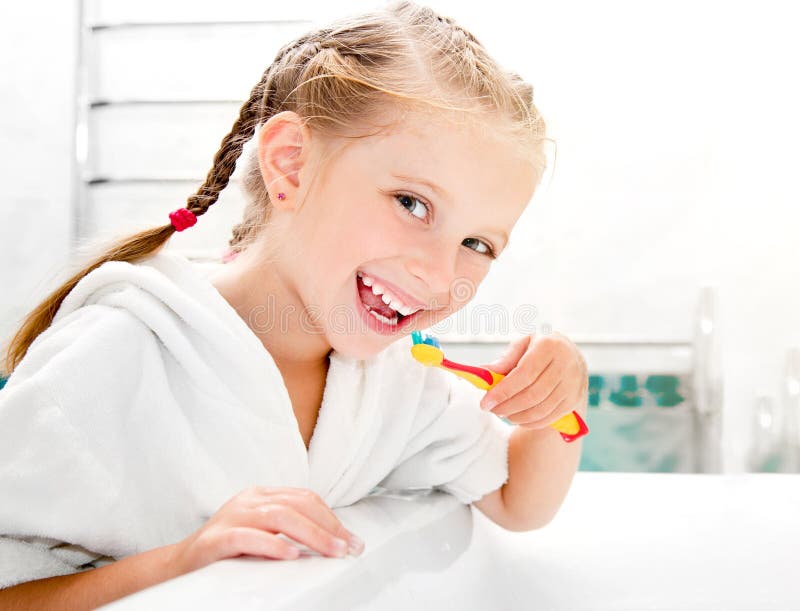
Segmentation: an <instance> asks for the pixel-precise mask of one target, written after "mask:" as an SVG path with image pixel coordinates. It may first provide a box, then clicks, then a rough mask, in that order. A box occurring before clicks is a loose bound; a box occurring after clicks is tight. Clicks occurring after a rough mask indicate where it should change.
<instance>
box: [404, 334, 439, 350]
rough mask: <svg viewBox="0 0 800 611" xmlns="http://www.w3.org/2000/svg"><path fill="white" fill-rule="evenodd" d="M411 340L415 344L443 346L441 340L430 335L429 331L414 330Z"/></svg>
mask: <svg viewBox="0 0 800 611" xmlns="http://www.w3.org/2000/svg"><path fill="white" fill-rule="evenodd" d="M411 340H412V341H413V342H414V343H415V344H428V345H430V346H435V347H436V348H441V346H440V345H439V340H437V339H436V338H435V337H434V336H433V335H429V334H427V333H425V334H423V333H422V332H421V331H412V332H411Z"/></svg>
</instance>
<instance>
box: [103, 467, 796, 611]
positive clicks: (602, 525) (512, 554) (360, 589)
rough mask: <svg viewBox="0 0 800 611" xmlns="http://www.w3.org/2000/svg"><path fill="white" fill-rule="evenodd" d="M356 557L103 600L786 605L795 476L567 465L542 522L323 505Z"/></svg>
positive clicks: (439, 497)
mask: <svg viewBox="0 0 800 611" xmlns="http://www.w3.org/2000/svg"><path fill="white" fill-rule="evenodd" d="M336 514H337V515H338V516H339V517H340V519H341V520H342V522H343V523H344V525H345V527H347V528H349V529H350V530H352V531H353V532H355V533H356V534H357V535H359V536H360V537H361V538H362V539H364V541H365V543H366V549H365V550H364V553H363V554H362V555H361V556H360V557H352V556H346V557H345V558H341V559H340V558H327V557H322V556H319V555H317V554H316V552H311V551H310V550H308V549H307V548H305V546H301V548H302V549H304V550H305V553H304V554H303V555H301V557H300V558H299V559H297V560H291V561H279V560H264V559H258V558H251V557H239V558H232V559H227V560H222V561H220V562H216V563H214V564H212V565H209V566H207V567H204V568H202V569H200V570H198V571H195V572H193V573H189V574H187V575H183V576H181V577H179V578H177V579H173V580H170V581H168V582H165V583H162V584H159V585H157V586H154V587H152V588H148V589H147V590H143V591H141V592H138V593H136V594H133V595H131V596H128V597H126V598H124V599H121V600H119V601H116V602H115V603H112V604H110V605H107V606H106V607H103V608H104V609H114V610H119V611H122V610H127V609H156V608H160V609H166V608H170V609H172V608H176V609H177V608H181V609H265V608H269V609H274V610H279V609H292V610H293V611H302V610H311V609H324V610H325V611H337V610H345V609H347V610H352V609H364V610H366V609H377V610H391V611H394V610H398V611H399V610H401V609H402V610H404V611H405V610H407V609H409V608H418V609H442V608H445V609H447V608H449V609H459V611H461V610H473V609H474V610H482V611H483V610H486V611H495V610H503V611H507V610H517V609H519V610H522V609H541V610H562V609H563V610H568V611H580V610H599V609H604V610H611V609H613V610H615V611H619V610H630V611H642V610H644V609H665V610H666V609H682V610H689V609H697V610H700V609H702V610H708V609H725V610H737V609H740V610H742V611H744V610H747V611H751V610H752V609H759V611H765V610H772V609H776V610H777V609H800V587H798V580H800V574H798V569H797V565H798V554H800V551H798V550H799V549H800V548H798V546H797V542H798V541H800V474H798V475H795V474H792V475H782V474H732V475H707V474H664V473H600V472H578V473H576V474H575V479H574V480H573V484H572V488H571V489H570V492H569V495H568V496H567V498H566V499H565V501H564V503H563V505H562V506H561V509H560V510H559V513H558V515H557V516H556V517H555V519H554V520H553V521H552V522H550V524H548V525H547V526H545V527H544V528H542V529H539V530H534V531H529V532H522V533H514V532H508V531H505V530H503V529H502V528H500V527H499V526H497V525H496V524H494V523H493V522H491V521H490V520H488V519H487V518H486V517H485V516H483V514H481V513H480V511H478V510H477V509H476V508H472V507H469V506H465V505H461V504H460V503H458V501H457V500H456V499H455V498H453V497H452V496H450V495H447V494H445V493H442V492H438V491H437V492H434V493H433V494H431V495H429V496H426V497H419V498H415V499H412V500H409V499H404V498H392V497H382V496H372V497H367V498H365V499H362V500H361V501H359V502H358V503H356V504H354V505H351V506H350V507H342V508H339V509H337V510H336Z"/></svg>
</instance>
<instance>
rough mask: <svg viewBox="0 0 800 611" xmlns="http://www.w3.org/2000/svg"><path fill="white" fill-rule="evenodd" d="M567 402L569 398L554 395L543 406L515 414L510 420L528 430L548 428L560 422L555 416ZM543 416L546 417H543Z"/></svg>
mask: <svg viewBox="0 0 800 611" xmlns="http://www.w3.org/2000/svg"><path fill="white" fill-rule="evenodd" d="M566 400H567V397H566V396H565V395H561V394H559V393H553V395H551V396H550V397H548V398H547V400H546V401H545V402H544V403H542V404H541V405H537V406H536V407H532V408H530V409H527V410H525V411H523V412H519V413H517V414H514V415H513V416H511V417H510V418H509V419H508V420H509V421H510V422H512V423H513V424H518V425H519V426H522V427H524V428H527V429H543V428H546V427H548V426H550V425H551V424H553V423H554V422H556V421H557V420H558V418H557V417H555V416H554V414H556V413H557V412H558V411H559V410H560V409H561V408H562V407H563V406H564V403H565V402H566ZM541 414H544V415H543V416H542V415H541Z"/></svg>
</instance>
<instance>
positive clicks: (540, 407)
mask: <svg viewBox="0 0 800 611" xmlns="http://www.w3.org/2000/svg"><path fill="white" fill-rule="evenodd" d="M484 367H488V368H489V369H492V370H493V371H496V372H497V373H502V374H505V376H506V377H504V378H503V379H502V380H500V382H498V383H497V386H495V387H494V388H492V389H491V390H489V391H488V392H487V393H486V395H485V396H484V397H483V399H482V400H481V408H482V409H484V410H486V409H489V410H491V411H492V413H493V414H496V415H497V416H500V417H502V418H506V419H508V421H509V422H511V423H512V424H517V425H519V426H522V427H524V428H527V429H543V428H545V427H547V426H549V425H551V424H553V423H554V422H556V421H557V420H558V419H559V418H561V417H563V416H565V415H567V414H569V413H571V412H572V411H574V410H575V409H576V407H578V406H579V405H581V404H583V403H585V402H586V401H587V399H588V390H589V376H588V374H587V369H586V361H585V360H584V359H583V356H582V355H581V353H580V351H579V350H578V348H577V346H575V344H573V343H572V342H571V341H570V340H568V339H567V338H566V337H564V336H563V335H561V334H560V333H553V334H551V335H543V336H541V337H536V338H534V337H533V336H532V335H528V336H525V337H522V338H520V339H518V340H515V341H513V342H511V344H510V345H509V348H508V350H507V352H506V353H505V354H504V355H503V356H502V357H501V358H499V359H497V360H496V361H494V362H492V363H489V364H487V365H484Z"/></svg>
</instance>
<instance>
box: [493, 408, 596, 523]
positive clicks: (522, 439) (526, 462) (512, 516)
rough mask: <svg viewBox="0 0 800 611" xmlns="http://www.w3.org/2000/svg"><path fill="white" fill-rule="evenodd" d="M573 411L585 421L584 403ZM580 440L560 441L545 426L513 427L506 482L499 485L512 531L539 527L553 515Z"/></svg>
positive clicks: (566, 485) (570, 474) (577, 460)
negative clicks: (532, 427)
mask: <svg viewBox="0 0 800 611" xmlns="http://www.w3.org/2000/svg"><path fill="white" fill-rule="evenodd" d="M575 411H576V412H578V413H579V414H580V416H581V417H582V418H583V419H584V420H586V406H585V404H584V405H581V406H580V407H577V408H575ZM582 443H583V440H582V439H576V440H575V441H573V442H571V443H564V440H563V439H562V438H561V435H560V434H558V433H557V432H556V431H554V430H552V429H549V428H546V429H526V428H523V427H517V428H516V429H515V430H514V432H513V433H512V434H511V438H510V439H509V445H508V482H506V483H505V485H504V486H503V488H502V490H503V492H502V496H503V501H504V505H505V511H506V512H507V515H508V519H509V520H510V521H511V523H512V525H513V526H514V528H513V530H533V529H535V528H541V527H542V526H545V525H546V524H547V523H548V522H550V520H552V519H553V518H554V517H555V515H556V513H558V510H559V508H560V507H561V503H562V502H563V501H564V498H566V496H567V492H569V488H570V485H571V484H572V477H573V476H574V475H575V472H576V471H577V470H578V465H579V463H580V460H581V447H582Z"/></svg>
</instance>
